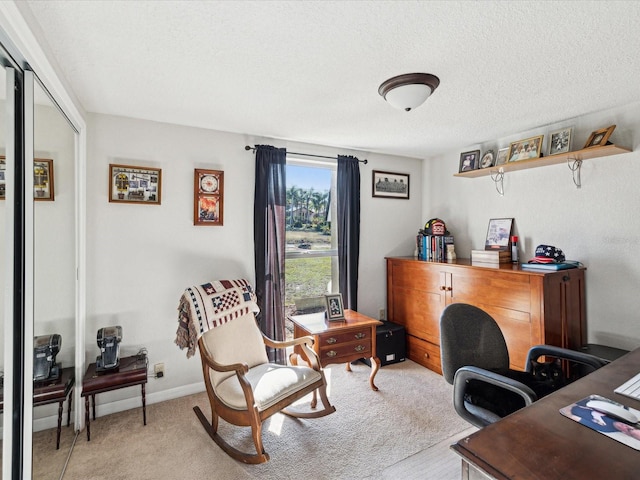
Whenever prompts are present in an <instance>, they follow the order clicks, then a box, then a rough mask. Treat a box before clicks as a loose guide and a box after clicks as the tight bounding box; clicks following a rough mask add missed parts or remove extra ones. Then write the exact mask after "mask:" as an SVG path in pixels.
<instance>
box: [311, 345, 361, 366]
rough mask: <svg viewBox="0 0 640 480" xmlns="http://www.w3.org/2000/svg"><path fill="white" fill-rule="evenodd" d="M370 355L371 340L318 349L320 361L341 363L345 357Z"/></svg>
mask: <svg viewBox="0 0 640 480" xmlns="http://www.w3.org/2000/svg"><path fill="white" fill-rule="evenodd" d="M370 356H371V342H370V341H364V342H351V343H342V344H337V345H335V346H329V347H323V348H321V349H320V362H322V363H323V364H324V363H326V362H331V363H342V362H343V361H344V362H346V361H348V360H347V359H348V358H350V359H354V358H360V357H370ZM342 359H344V360H342Z"/></svg>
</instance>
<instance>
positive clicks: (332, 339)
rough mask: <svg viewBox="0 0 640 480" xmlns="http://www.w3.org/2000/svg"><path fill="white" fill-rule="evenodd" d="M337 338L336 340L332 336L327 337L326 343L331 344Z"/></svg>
mask: <svg viewBox="0 0 640 480" xmlns="http://www.w3.org/2000/svg"><path fill="white" fill-rule="evenodd" d="M337 341H338V340H336V339H335V338H334V337H331V338H327V343H328V344H329V345H333V344H334V343H336V342H337Z"/></svg>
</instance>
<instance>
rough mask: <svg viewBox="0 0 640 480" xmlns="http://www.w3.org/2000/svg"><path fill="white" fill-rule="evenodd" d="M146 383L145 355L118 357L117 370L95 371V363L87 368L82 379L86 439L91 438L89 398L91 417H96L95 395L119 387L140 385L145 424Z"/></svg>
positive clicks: (145, 422)
mask: <svg viewBox="0 0 640 480" xmlns="http://www.w3.org/2000/svg"><path fill="white" fill-rule="evenodd" d="M146 383H147V359H146V357H145V356H141V357H138V356H137V355H133V356H131V357H125V358H121V359H120V366H119V368H118V369H117V370H110V371H106V372H96V364H95V363H92V364H90V365H89V367H88V368H87V373H85V375H84V379H83V380H82V396H83V397H84V420H85V423H86V425H87V441H90V440H91V420H90V419H89V398H91V403H92V407H93V408H92V410H93V419H94V420H95V419H96V395H97V394H98V393H104V392H110V391H112V390H117V389H119V388H125V387H133V386H135V385H140V386H141V387H142V419H143V423H144V425H146V424H147V405H146V398H145V384H146Z"/></svg>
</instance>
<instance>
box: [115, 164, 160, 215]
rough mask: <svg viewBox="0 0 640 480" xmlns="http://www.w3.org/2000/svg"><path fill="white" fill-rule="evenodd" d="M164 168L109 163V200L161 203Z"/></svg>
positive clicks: (149, 203)
mask: <svg viewBox="0 0 640 480" xmlns="http://www.w3.org/2000/svg"><path fill="white" fill-rule="evenodd" d="M161 186H162V170H161V169H159V168H150V167H134V166H130V165H113V164H110V165H109V202H120V203H142V204H146V205H160V199H161V193H162V188H161Z"/></svg>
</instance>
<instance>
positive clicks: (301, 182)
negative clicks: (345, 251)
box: [285, 157, 338, 314]
mask: <svg viewBox="0 0 640 480" xmlns="http://www.w3.org/2000/svg"><path fill="white" fill-rule="evenodd" d="M336 172H337V170H336V165H335V164H331V163H326V162H316V161H308V160H300V159H296V158H291V157H287V213H286V250H285V284H286V288H285V309H286V311H287V314H288V313H290V312H293V311H295V300H297V299H306V298H310V297H320V296H323V295H324V294H325V293H331V292H337V291H338V236H337V232H336V230H335V227H334V226H333V222H332V221H331V220H332V219H335V218H336V215H337V208H336V200H335V199H336V193H335V192H336V175H337V173H336Z"/></svg>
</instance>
